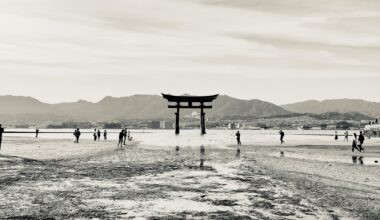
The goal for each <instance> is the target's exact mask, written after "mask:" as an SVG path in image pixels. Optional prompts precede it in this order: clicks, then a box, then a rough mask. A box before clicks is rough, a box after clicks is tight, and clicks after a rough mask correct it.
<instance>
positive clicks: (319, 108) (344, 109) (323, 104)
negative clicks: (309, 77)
mask: <svg viewBox="0 0 380 220" xmlns="http://www.w3.org/2000/svg"><path fill="white" fill-rule="evenodd" d="M281 107H282V108H284V109H286V110H288V111H290V112H295V113H314V114H322V113H326V112H338V113H350V112H358V113H361V114H364V115H368V116H371V117H375V118H376V117H379V116H380V103H378V102H369V101H365V100H361V99H330V100H324V101H317V100H309V101H304V102H298V103H293V104H287V105H282V106H281Z"/></svg>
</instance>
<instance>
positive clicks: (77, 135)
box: [74, 128, 81, 143]
mask: <svg viewBox="0 0 380 220" xmlns="http://www.w3.org/2000/svg"><path fill="white" fill-rule="evenodd" d="M80 134H81V133H80V130H79V128H77V129H76V130H75V131H74V136H75V143H79V137H80Z"/></svg>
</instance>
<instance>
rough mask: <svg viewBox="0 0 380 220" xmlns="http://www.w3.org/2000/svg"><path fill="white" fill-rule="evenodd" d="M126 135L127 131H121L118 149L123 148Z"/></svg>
mask: <svg viewBox="0 0 380 220" xmlns="http://www.w3.org/2000/svg"><path fill="white" fill-rule="evenodd" d="M124 134H125V131H124V130H121V131H120V133H119V143H118V144H117V147H119V146H120V148H123V140H124Z"/></svg>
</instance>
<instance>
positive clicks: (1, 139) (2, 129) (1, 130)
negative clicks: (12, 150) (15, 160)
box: [0, 124, 4, 151]
mask: <svg viewBox="0 0 380 220" xmlns="http://www.w3.org/2000/svg"><path fill="white" fill-rule="evenodd" d="M3 133H4V128H3V127H1V124H0V151H1V143H2V142H3Z"/></svg>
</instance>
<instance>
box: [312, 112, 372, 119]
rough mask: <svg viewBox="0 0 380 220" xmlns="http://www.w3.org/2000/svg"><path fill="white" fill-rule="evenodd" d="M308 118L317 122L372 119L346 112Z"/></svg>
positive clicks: (356, 113) (327, 113)
mask: <svg viewBox="0 0 380 220" xmlns="http://www.w3.org/2000/svg"><path fill="white" fill-rule="evenodd" d="M309 116H310V117H312V118H315V119H317V120H341V121H349V120H352V121H361V120H373V119H374V118H373V117H370V116H368V115H364V114H361V113H358V112H347V113H338V112H325V113H322V114H309Z"/></svg>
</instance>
